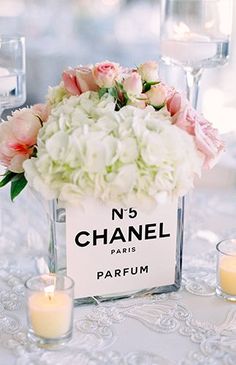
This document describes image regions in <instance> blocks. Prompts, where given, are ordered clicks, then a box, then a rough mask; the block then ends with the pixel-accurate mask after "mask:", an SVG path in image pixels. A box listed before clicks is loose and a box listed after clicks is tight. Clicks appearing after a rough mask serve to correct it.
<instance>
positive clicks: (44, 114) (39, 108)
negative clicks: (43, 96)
mask: <svg viewBox="0 0 236 365" xmlns="http://www.w3.org/2000/svg"><path fill="white" fill-rule="evenodd" d="M31 110H32V111H33V112H34V114H35V115H36V116H37V117H39V119H40V120H41V122H42V123H44V122H46V121H47V120H48V117H49V114H50V111H51V108H50V106H49V105H48V104H35V105H33V106H32V108H31Z"/></svg>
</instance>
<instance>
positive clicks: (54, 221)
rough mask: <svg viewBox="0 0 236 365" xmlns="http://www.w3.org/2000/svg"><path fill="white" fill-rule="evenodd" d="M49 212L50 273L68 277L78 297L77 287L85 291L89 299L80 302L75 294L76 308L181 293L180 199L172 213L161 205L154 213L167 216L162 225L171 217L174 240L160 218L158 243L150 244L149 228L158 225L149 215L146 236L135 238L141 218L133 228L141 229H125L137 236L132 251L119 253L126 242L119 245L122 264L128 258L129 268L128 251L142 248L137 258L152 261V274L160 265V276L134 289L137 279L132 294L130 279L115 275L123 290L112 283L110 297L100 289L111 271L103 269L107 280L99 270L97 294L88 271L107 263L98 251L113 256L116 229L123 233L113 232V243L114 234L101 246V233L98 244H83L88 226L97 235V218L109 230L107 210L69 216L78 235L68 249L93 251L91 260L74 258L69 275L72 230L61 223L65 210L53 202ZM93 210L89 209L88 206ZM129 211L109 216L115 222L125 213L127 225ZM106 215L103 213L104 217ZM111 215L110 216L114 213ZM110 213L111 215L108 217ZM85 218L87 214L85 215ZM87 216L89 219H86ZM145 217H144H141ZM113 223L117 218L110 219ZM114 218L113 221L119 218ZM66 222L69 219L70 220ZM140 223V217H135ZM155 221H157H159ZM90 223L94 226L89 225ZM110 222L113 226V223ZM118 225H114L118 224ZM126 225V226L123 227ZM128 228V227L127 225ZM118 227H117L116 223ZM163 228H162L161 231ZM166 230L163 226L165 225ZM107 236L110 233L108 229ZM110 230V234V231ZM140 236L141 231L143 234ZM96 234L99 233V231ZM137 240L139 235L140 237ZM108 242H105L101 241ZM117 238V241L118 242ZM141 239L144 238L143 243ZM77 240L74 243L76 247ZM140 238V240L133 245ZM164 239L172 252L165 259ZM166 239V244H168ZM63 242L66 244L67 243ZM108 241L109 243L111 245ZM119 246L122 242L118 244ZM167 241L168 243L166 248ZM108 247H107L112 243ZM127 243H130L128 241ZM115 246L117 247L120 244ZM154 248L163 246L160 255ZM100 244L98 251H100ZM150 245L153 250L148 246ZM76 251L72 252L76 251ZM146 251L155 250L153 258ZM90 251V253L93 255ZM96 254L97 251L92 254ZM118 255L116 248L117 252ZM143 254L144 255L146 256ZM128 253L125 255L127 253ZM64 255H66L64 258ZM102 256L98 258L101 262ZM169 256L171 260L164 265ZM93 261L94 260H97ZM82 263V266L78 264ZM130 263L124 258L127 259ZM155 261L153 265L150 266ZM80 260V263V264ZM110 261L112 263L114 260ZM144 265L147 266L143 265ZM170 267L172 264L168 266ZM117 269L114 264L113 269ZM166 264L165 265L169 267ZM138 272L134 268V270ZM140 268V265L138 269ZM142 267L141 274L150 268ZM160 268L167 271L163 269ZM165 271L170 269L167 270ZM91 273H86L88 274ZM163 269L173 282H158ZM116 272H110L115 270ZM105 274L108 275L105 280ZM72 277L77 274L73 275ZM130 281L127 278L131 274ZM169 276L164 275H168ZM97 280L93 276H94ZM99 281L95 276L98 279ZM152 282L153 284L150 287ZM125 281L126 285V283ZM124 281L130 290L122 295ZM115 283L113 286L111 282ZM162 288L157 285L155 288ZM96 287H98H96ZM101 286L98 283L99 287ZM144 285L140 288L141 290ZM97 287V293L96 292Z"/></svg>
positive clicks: (181, 237) (181, 229)
mask: <svg viewBox="0 0 236 365" xmlns="http://www.w3.org/2000/svg"><path fill="white" fill-rule="evenodd" d="M49 204H50V209H49V226H50V244H49V269H50V271H51V272H60V271H63V272H64V273H65V274H67V275H69V276H71V277H72V278H73V279H74V281H75V284H76V282H78V283H77V285H78V293H79V292H80V288H81V290H82V291H83V289H82V288H85V289H84V290H85V292H86V293H89V294H85V295H84V296H83V295H82V297H81V296H80V297H77V296H78V294H77V296H76V293H75V304H76V305H79V304H90V303H99V302H103V301H108V300H116V299H121V298H129V297H138V296H143V295H147V294H161V293H167V292H171V291H177V290H178V289H179V288H180V285H181V277H182V253H183V228H184V198H180V199H179V200H178V202H177V203H176V205H175V206H174V208H173V209H172V211H170V209H169V207H165V206H163V208H162V206H160V207H159V211H158V212H159V213H158V214H157V215H158V216H159V217H160V215H161V213H160V212H161V211H162V210H166V212H167V213H166V215H167V218H166V219H167V220H168V221H169V218H168V217H169V215H170V217H171V216H172V218H171V219H172V220H173V219H174V221H175V223H174V228H173V230H174V232H173V234H172V236H173V237H174V239H171V237H170V235H168V232H167V231H168V229H169V228H163V224H165V223H163V222H164V219H165V218H161V219H162V221H163V222H161V223H159V226H158V227H159V228H161V229H162V231H161V230H160V232H159V236H160V235H161V238H160V237H158V238H159V241H158V240H155V238H156V237H155V236H154V228H153V227H155V226H157V224H155V223H153V222H155V221H153V219H154V216H153V213H152V215H151V218H150V219H149V220H148V223H149V224H146V225H144V226H143V228H145V235H144V233H143V237H138V234H139V233H140V232H141V229H142V224H143V223H145V219H146V218H143V222H142V221H141V223H140V222H139V223H140V224H139V225H138V226H137V227H139V228H140V231H139V232H138V231H137V230H136V231H135V230H134V226H132V225H129V226H128V227H129V234H130V236H131V235H132V233H133V234H135V235H136V238H137V242H135V243H132V247H130V246H129V250H130V252H129V251H128V249H126V248H124V247H126V246H125V245H126V244H127V242H128V241H129V240H128V239H127V242H126V243H124V242H121V243H122V244H123V250H126V251H125V252H126V254H125V255H123V258H122V260H126V261H127V259H126V258H125V257H127V256H128V255H130V264H133V262H135V257H134V256H133V257H132V252H131V251H132V250H131V248H132V249H133V250H134V251H135V250H136V248H137V250H138V249H139V248H140V247H142V250H143V251H142V252H140V253H139V256H140V255H142V257H146V258H147V261H148V259H149V256H151V257H150V260H151V261H152V262H154V265H153V269H154V271H155V270H157V268H158V267H159V266H162V271H160V273H159V272H157V274H156V278H155V273H154V276H152V280H150V282H149V280H148V279H147V280H146V281H145V283H144V284H141V283H140V287H138V286H139V284H138V285H137V282H138V281H139V280H138V279H137V280H136V284H135V285H134V289H132V283H131V279H133V278H131V279H129V278H128V274H127V279H126V278H120V275H118V276H119V277H117V280H116V281H117V282H118V281H119V280H123V283H124V285H123V286H122V288H121V287H120V286H119V285H118V287H117V289H116V284H114V285H112V286H111V288H112V289H111V290H110V292H109V290H108V292H104V290H105V289H104V290H103V286H105V283H106V282H109V280H110V281H111V276H112V274H111V271H109V270H107V271H106V275H107V276H106V275H105V271H104V272H103V271H98V273H102V274H98V275H100V276H101V277H102V279H107V280H104V284H101V285H100V289H99V285H96V283H95V284H94V283H92V284H90V278H89V275H91V274H90V272H92V271H91V270H93V266H94V265H96V263H97V261H99V260H100V261H99V262H100V263H101V261H104V263H103V262H102V265H103V266H104V265H107V263H106V262H108V261H109V260H110V259H111V256H108V257H105V256H104V258H103V256H102V255H103V254H102V252H101V250H104V249H106V250H109V253H111V252H112V251H114V250H113V249H112V247H113V245H112V244H113V243H114V240H115V239H116V240H118V237H117V234H118V233H117V232H118V230H119V235H121V232H122V231H121V229H122V228H118V227H116V233H115V235H116V236H115V238H114V233H113V238H114V239H113V241H112V239H111V240H110V242H108V241H106V242H105V241H104V237H105V236H104V232H105V231H107V229H105V230H103V236H101V234H100V235H99V234H98V233H97V236H96V237H95V238H96V239H97V241H96V242H94V241H93V242H92V241H91V242H90V244H89V243H88V242H89V240H87V241H86V238H87V237H89V235H90V233H89V232H90V231H89V229H91V228H88V226H87V225H89V226H90V227H92V228H93V227H94V228H95V229H94V230H93V232H97V231H96V225H97V224H98V223H97V222H98V220H99V217H102V218H101V221H103V223H101V224H104V227H109V225H111V222H112V221H111V222H106V221H107V219H106V214H105V213H106V210H107V209H109V210H110V211H111V207H107V208H106V207H104V206H103V207H102V209H103V210H102V209H101V212H100V211H99V209H100V208H99V207H98V208H95V205H96V204H95V205H94V209H92V208H91V209H90V210H89V208H88V210H89V211H88V212H83V211H82V213H79V215H78V216H77V214H75V213H74V211H73V210H72V213H70V215H71V214H72V216H73V219H76V229H77V230H78V232H79V233H77V234H76V235H74V236H75V238H73V239H72V241H73V242H72V243H71V244H72V248H73V249H78V246H80V247H79V249H80V250H81V251H80V252H81V255H83V254H84V251H85V248H86V247H85V246H87V248H88V247H89V246H90V252H92V254H90V256H87V258H86V256H85V258H83V256H81V257H80V254H78V256H77V259H78V264H77V263H75V264H74V266H75V267H74V268H73V270H74V271H73V270H72V271H71V270H70V271H69V268H68V263H69V265H71V264H70V261H68V255H70V256H71V255H72V256H73V251H72V254H71V252H70V249H68V246H69V244H68V234H69V235H70V232H68V230H69V231H70V230H71V226H69V228H68V225H69V223H68V222H67V224H66V221H67V220H68V215H69V214H68V211H67V210H65V209H64V208H61V207H60V206H59V205H58V202H57V201H56V200H53V201H50V203H49ZM92 207H93V205H92ZM130 209H131V210H130V211H129V209H127V208H125V209H120V208H119V209H112V215H114V214H115V213H116V214H117V217H118V218H120V216H119V214H121V212H122V214H123V213H127V214H128V213H129V212H130V213H129V215H130V216H129V219H130V220H131V218H134V215H135V213H134V212H135V210H134V209H133V208H130ZM94 210H98V211H96V216H93V215H94V214H95V213H94ZM104 212H105V213H104ZM114 212H115V213H114ZM113 213H114V214H113ZM86 214H87V215H86ZM89 214H90V215H89ZM158 216H157V217H156V221H158V219H159V218H158ZM94 217H97V219H94ZM145 217H146V216H145ZM113 218H114V216H113V217H112V219H113ZM115 218H116V216H115ZM118 218H117V219H118ZM70 219H71V217H70ZM140 219H141V218H140ZM159 220H160V219H159ZM84 222H86V227H87V228H84ZM93 222H94V223H93ZM112 223H113V222H112ZM118 223H119V222H118ZM122 224H126V223H125V222H122ZM127 224H128V223H127ZM129 224H131V223H129ZM66 225H67V232H66ZM117 225H118V224H117ZM164 227H165V226H164ZM167 227H168V224H167ZM108 231H109V230H108ZM113 231H114V229H113ZM143 232H144V230H143ZM100 233H101V231H100ZM140 235H141V233H140ZM105 238H107V237H105ZM119 238H121V237H119ZM145 238H146V239H145ZM76 239H77V244H76V243H75V242H76ZM102 239H103V241H104V242H102V243H101V240H102ZM129 239H130V240H131V239H132V237H129ZM138 239H139V240H138ZM161 239H162V240H163V241H162V242H164V240H167V243H168V242H169V244H170V246H171V248H170V256H168V255H169V254H168V244H164V245H163V244H160V240H161ZM168 240H169V241H168ZM66 241H67V243H66ZM111 241H112V242H111ZM123 241H124V240H123ZM155 242H156V243H155ZM170 242H171V243H170ZM111 243H112V244H111ZM128 243H129V242H128ZM145 243H146V248H145ZM119 244H120V243H119ZM157 244H158V245H159V246H160V247H161V245H162V246H163V247H164V250H165V252H164V256H163V257H162V255H163V252H162V251H161V248H160V250H159V248H158V247H157V246H156V245H157ZM99 245H100V246H99ZM151 245H152V246H151ZM75 247H76V248H75ZM149 247H154V250H155V251H152V252H155V254H152V252H150V249H149ZM93 250H94V251H93ZM95 250H96V251H95ZM118 250H119V249H118ZM145 250H146V251H145ZM173 250H174V254H173ZM127 252H128V254H127ZM68 253H69V254H68ZM154 255H155V258H153V256H154ZM101 257H102V258H101ZM169 257H170V260H169ZM96 258H97V259H96ZM74 259H75V260H76V258H73V257H72V260H74ZM80 260H82V261H80ZM128 260H129V259H128ZM153 260H154V261H153ZM79 261H80V263H79ZM114 262H115V260H114ZM145 262H146V261H145ZM170 262H171V263H170ZM114 265H116V263H115V264H114ZM168 265H169V266H168ZM81 266H84V267H85V268H84V271H83V272H80V274H79V272H78V277H73V273H75V272H76V270H78V271H79V269H80V268H81ZM117 267H119V266H115V268H116V270H118V271H117V273H118V274H120V272H119V270H120V269H117ZM136 267H137V266H136ZM140 267H141V266H140ZM147 267H148V266H147V265H146V266H142V268H143V273H144V274H145V268H146V271H147V270H148V269H149V267H148V269H147ZM165 267H166V268H167V269H165ZM168 267H169V269H168ZM90 269H91V270H90ZM132 269H133V272H132V271H131V273H132V274H134V272H135V270H134V268H132ZM124 270H126V271H125V272H127V270H129V271H130V269H128V264H127V267H125V268H123V272H124ZM166 270H170V271H171V272H172V276H171V277H172V278H171V279H168V280H167V282H166V283H165V279H164V278H163V280H162V276H163V277H165V274H166ZM114 272H115V270H114ZM108 274H109V275H108ZM76 275H77V273H76ZM131 276H132V275H131ZM167 276H168V273H167ZM97 279H98V277H97ZM99 279H100V277H99ZM155 280H156V283H157V284H156V283H155ZM129 281H130V283H129ZM126 282H127V283H128V287H129V290H124V289H123V287H126ZM114 283H115V281H114ZM159 283H161V285H160V284H159ZM97 284H98V283H97ZM99 284H100V283H99ZM89 285H91V290H90V288H89ZM142 285H143V287H142ZM101 288H102V289H101ZM96 290H97V291H98V294H97V292H96ZM99 290H100V292H103V294H99Z"/></svg>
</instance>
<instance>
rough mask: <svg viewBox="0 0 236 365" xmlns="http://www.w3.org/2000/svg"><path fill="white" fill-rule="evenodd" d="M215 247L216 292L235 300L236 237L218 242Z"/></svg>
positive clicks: (225, 297)
mask: <svg viewBox="0 0 236 365" xmlns="http://www.w3.org/2000/svg"><path fill="white" fill-rule="evenodd" d="M216 249H217V286H216V294H217V295H219V296H221V297H223V298H224V299H227V300H230V301H236V238H232V239H227V240H223V241H221V242H219V243H218V244H217V245H216Z"/></svg>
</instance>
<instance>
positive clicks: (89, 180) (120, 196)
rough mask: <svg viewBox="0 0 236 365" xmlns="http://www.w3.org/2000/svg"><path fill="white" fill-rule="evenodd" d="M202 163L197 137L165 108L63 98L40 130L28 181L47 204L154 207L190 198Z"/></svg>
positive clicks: (87, 96) (29, 162) (91, 95)
mask: <svg viewBox="0 0 236 365" xmlns="http://www.w3.org/2000/svg"><path fill="white" fill-rule="evenodd" d="M202 164H203V157H202V155H201V154H200V152H198V151H197V149H196V146H195V143H194V140H193V137H192V136H190V135H189V134H188V133H186V132H185V131H183V130H181V129H179V128H178V127H176V126H174V125H172V124H171V119H170V116H169V113H168V112H167V111H166V109H162V110H161V111H159V112H157V111H155V110H154V109H153V108H152V107H151V106H149V107H147V108H145V109H138V108H136V107H133V106H130V105H128V106H125V107H123V108H122V109H121V110H119V111H115V104H114V100H113V98H112V97H111V96H109V95H107V94H106V95H104V96H103V97H102V98H101V99H99V97H98V94H97V93H95V92H86V93H83V94H82V95H80V96H79V97H78V96H76V97H75V96H71V97H69V98H64V99H63V100H62V101H61V102H60V103H59V104H58V105H57V106H56V107H55V108H53V109H52V112H51V115H50V117H49V120H48V122H47V123H45V124H44V126H43V127H42V129H41V130H40V133H39V137H38V153H37V157H36V158H31V159H30V160H27V161H26V162H25V163H24V168H25V173H26V178H27V180H28V182H29V184H30V185H32V186H33V187H34V189H35V190H37V191H39V192H40V193H41V194H42V195H43V196H44V197H45V198H46V199H51V198H58V199H60V200H62V201H65V202H70V203H77V202H78V201H79V200H80V199H81V198H82V197H85V196H91V195H92V196H94V197H96V198H99V199H102V200H103V201H107V202H108V201H110V202H111V201H112V202H119V203H121V204H125V205H128V204H130V203H135V205H137V204H138V202H140V204H142V205H145V204H148V205H151V204H153V203H155V201H160V200H163V197H164V198H167V197H168V198H173V197H178V196H180V195H183V194H185V193H186V192H187V191H188V190H189V189H190V188H191V187H192V185H193V179H194V176H195V175H196V174H198V175H200V172H201V168H202Z"/></svg>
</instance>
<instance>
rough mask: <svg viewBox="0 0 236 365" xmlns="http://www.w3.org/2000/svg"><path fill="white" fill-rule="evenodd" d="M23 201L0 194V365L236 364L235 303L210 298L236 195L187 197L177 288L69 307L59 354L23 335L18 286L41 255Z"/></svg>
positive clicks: (37, 226) (34, 214) (234, 231)
mask: <svg viewBox="0 0 236 365" xmlns="http://www.w3.org/2000/svg"><path fill="white" fill-rule="evenodd" d="M29 201H30V200H29V199H27V194H26V195H25V197H22V198H20V199H19V200H18V201H17V202H16V203H14V204H13V205H11V203H10V202H9V201H8V200H7V191H5V192H4V193H1V202H0V211H1V213H0V252H1V256H0V365H13V364H16V365H49V364H50V365H51V364H53V365H55V364H57V365H77V364H78V365H97V364H99V365H100V364H101V365H148V364H150V365H151V364H152V365H235V364H236V305H235V304H233V303H229V302H226V301H224V300H223V299H221V298H218V297H216V295H215V261H216V251H215V244H216V243H217V242H218V241H219V240H221V239H223V238H228V237H233V236H234V237H236V224H235V215H236V204H235V202H236V189H233V188H227V189H224V190H223V189H220V188H216V189H215V190H214V189H212V188H211V189H206V188H205V189H197V190H196V191H195V192H194V193H193V194H192V195H191V196H190V198H189V199H188V204H187V209H186V224H185V227H186V232H185V244H184V267H183V283H182V288H181V290H179V291H178V292H176V293H170V294H163V295H154V296H147V297H141V298H139V299H128V300H122V301H117V302H113V303H106V304H98V305H94V306H93V305H91V306H87V307H77V308H75V320H74V334H73V339H72V340H71V342H69V343H68V344H67V345H66V346H64V347H63V349H62V350H60V351H46V350H41V349H38V348H36V347H35V346H34V345H32V344H30V343H29V342H28V340H27V337H26V320H25V304H24V286H23V283H24V281H25V280H26V279H27V278H28V277H29V276H31V275H32V273H34V272H35V260H36V259H37V258H39V257H41V256H42V255H43V254H44V250H45V249H46V248H45V247H44V246H45V245H44V239H43V238H42V234H41V233H42V232H41V230H42V229H43V228H42V226H41V224H43V222H42V221H43V219H42V220H41V219H40V218H39V213H38V210H37V207H36V206H32V204H31V206H30V205H29ZM29 213H30V214H29ZM26 227H27V229H26Z"/></svg>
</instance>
